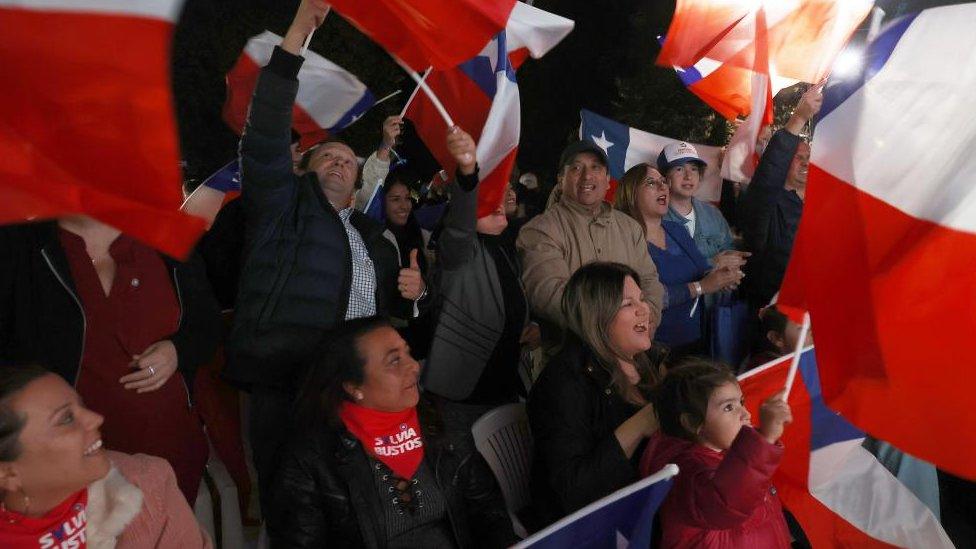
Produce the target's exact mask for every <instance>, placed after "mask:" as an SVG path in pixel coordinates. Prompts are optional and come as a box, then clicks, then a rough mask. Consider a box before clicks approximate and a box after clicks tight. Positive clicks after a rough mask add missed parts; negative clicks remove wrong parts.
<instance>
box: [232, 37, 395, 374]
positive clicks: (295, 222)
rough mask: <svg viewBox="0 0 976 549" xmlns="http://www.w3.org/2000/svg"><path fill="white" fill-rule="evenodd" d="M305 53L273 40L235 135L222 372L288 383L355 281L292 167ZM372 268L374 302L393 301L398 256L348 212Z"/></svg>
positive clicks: (327, 215)
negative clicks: (237, 199)
mask: <svg viewBox="0 0 976 549" xmlns="http://www.w3.org/2000/svg"><path fill="white" fill-rule="evenodd" d="M301 63H302V58H301V57H298V56H294V55H291V54H288V53H287V52H285V51H284V50H282V49H280V48H275V51H274V54H273V56H272V58H271V61H270V62H269V63H268V65H267V66H266V67H265V68H264V69H263V70H262V71H261V75H260V77H259V78H258V83H257V87H256V89H255V92H254V98H253V99H252V101H251V111H250V114H249V115H248V120H247V126H246V128H245V130H244V135H243V137H242V138H241V151H240V152H241V177H242V183H241V188H242V194H241V200H242V202H243V207H244V226H245V244H244V260H243V268H242V271H241V276H240V281H239V286H240V287H239V290H238V295H237V302H236V310H235V315H234V326H233V328H232V331H231V335H230V339H229V341H228V346H227V347H228V348H227V362H228V365H227V369H226V370H225V376H226V377H227V378H228V379H229V380H230V381H232V382H234V383H236V384H238V385H243V386H248V385H251V384H255V383H256V384H260V385H264V386H272V387H279V388H283V389H286V390H291V389H294V388H295V387H293V385H294V382H295V380H299V379H301V376H300V375H299V373H298V371H297V370H298V368H299V367H300V365H301V364H304V363H306V362H307V360H308V357H309V355H310V353H311V352H312V350H313V349H314V347H315V344H316V343H317V342H318V340H319V339H320V335H321V333H322V332H323V331H325V330H328V329H331V328H333V327H334V326H336V324H338V323H339V322H341V321H342V320H343V319H344V318H345V313H346V308H347V301H348V299H349V291H350V287H351V284H352V262H351V251H350V249H349V239H348V236H347V234H346V230H345V227H344V226H343V224H342V220H341V219H340V218H339V215H338V213H337V212H336V210H335V208H333V207H332V205H331V204H329V202H328V200H326V198H325V196H324V195H323V194H322V190H321V188H320V187H319V184H318V179H317V178H316V176H315V174H306V175H304V176H301V177H299V176H296V175H294V174H293V173H292V160H291V152H290V151H289V148H288V147H289V144H290V141H291V129H290V128H291V118H292V114H291V113H292V106H293V105H294V103H295V95H296V93H297V92H298V80H297V77H296V75H297V74H298V69H299V68H300V67H301ZM350 222H351V223H352V225H353V227H355V228H356V230H357V231H358V232H359V234H360V235H361V236H362V239H363V242H364V243H365V245H366V248H367V251H368V253H369V257H370V259H371V260H372V261H373V268H374V271H375V275H376V295H375V297H376V310H377V314H383V313H385V312H386V311H387V310H388V309H389V308H390V307H391V305H393V303H394V302H395V301H397V300H401V299H402V298H401V297H400V295H399V293H398V291H397V283H396V281H397V275H398V273H399V258H398V256H397V251H396V248H395V247H394V246H393V244H392V243H391V242H390V241H389V240H387V238H386V237H385V236H384V235H383V232H384V231H385V228H384V227H383V226H381V225H379V224H378V223H376V222H374V221H373V220H371V219H369V218H367V217H366V216H365V215H363V214H362V213H360V212H358V211H357V212H353V214H352V217H350Z"/></svg>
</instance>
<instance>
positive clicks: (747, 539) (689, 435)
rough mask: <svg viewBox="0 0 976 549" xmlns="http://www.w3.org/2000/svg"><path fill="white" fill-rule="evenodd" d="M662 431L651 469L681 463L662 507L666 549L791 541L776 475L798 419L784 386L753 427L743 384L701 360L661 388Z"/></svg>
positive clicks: (644, 465) (647, 455)
mask: <svg viewBox="0 0 976 549" xmlns="http://www.w3.org/2000/svg"><path fill="white" fill-rule="evenodd" d="M653 402H654V409H655V411H656V412H657V415H658V420H659V421H660V424H661V430H660V431H659V432H658V433H657V434H656V435H655V436H653V437H652V438H651V439H650V440H649V441H648V444H647V448H646V450H645V452H644V455H643V458H642V460H641V473H642V474H644V475H648V474H651V473H653V472H655V471H658V470H660V469H661V467H663V466H664V465H665V464H667V463H675V464H677V465H678V468H679V471H680V472H679V473H678V476H677V477H676V478H675V483H674V486H673V487H672V488H671V492H670V493H669V494H668V497H667V499H665V500H664V503H663V505H662V506H661V509H660V511H659V515H658V516H659V517H660V521H661V530H662V533H661V544H660V546H661V547H664V548H681V547H696V548H698V547H708V548H720V547H721V548H726V547H748V548H750V549H752V548H767V547H789V546H790V534H789V531H788V529H787V526H786V521H785V520H784V518H783V508H782V506H781V505H780V501H779V498H778V497H777V496H776V489H775V488H773V486H772V484H770V481H769V479H770V477H772V476H773V473H774V472H775V471H776V467H777V466H778V465H779V462H780V459H781V458H782V456H783V446H782V445H781V444H780V443H779V438H780V436H781V435H782V434H783V426H784V425H785V424H786V423H789V422H790V421H791V420H792V416H791V414H790V407H789V405H788V404H787V403H786V402H784V401H783V392H782V391H781V392H780V393H777V394H775V395H773V396H772V397H770V398H769V399H768V400H766V401H765V402H763V404H762V407H761V408H760V411H759V420H760V427H759V428H758V429H755V428H753V426H752V424H751V422H750V420H751V419H752V418H751V415H750V414H749V411H748V410H746V408H745V399H744V398H743V396H742V390H741V389H740V388H739V384H738V382H737V381H736V379H735V376H734V375H733V374H732V372H731V371H730V370H729V369H728V368H727V367H725V366H724V365H721V364H717V363H713V362H709V361H704V360H698V361H694V362H686V363H684V364H682V365H680V366H678V367H676V368H674V369H672V370H670V371H669V372H668V373H667V375H666V376H665V378H664V380H663V381H662V382H661V383H660V384H659V385H658V387H657V388H656V389H655V394H654V395H653Z"/></svg>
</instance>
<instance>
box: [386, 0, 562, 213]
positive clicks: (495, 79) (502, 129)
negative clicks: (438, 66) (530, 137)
mask: <svg viewBox="0 0 976 549" xmlns="http://www.w3.org/2000/svg"><path fill="white" fill-rule="evenodd" d="M572 28H573V22H572V21H570V20H568V19H565V18H562V17H558V16H556V15H552V14H550V13H547V12H545V11H542V10H540V9H538V8H533V7H532V6H528V5H526V4H523V3H521V2H518V3H516V4H515V9H513V10H512V13H511V17H510V19H509V21H508V27H506V30H504V31H502V32H500V33H499V34H498V35H497V36H495V37H494V38H493V39H492V40H491V41H489V42H488V44H487V45H486V46H485V47H484V48H483V49H482V50H481V53H479V54H478V55H477V56H475V57H474V58H472V59H469V60H468V61H465V62H464V63H462V64H460V65H458V66H457V67H456V68H454V69H450V70H445V71H439V70H435V71H432V72H431V73H430V74H429V75H428V77H427V80H426V82H427V84H428V85H429V86H430V87H431V89H432V90H434V92H435V93H436V94H437V96H438V98H439V99H440V100H441V102H442V103H443V104H444V107H445V108H446V109H447V111H448V112H449V113H451V116H452V117H453V118H454V122H455V123H456V124H457V125H458V126H460V127H461V128H462V129H463V130H465V131H466V132H468V133H470V134H471V135H472V136H475V138H476V139H477V142H478V151H477V153H478V166H479V170H480V172H479V173H480V177H481V183H480V185H479V187H478V217H483V216H485V215H488V214H490V213H491V212H493V211H495V209H496V208H498V206H499V204H500V203H501V200H502V195H503V194H504V191H505V184H506V183H507V182H508V177H509V175H510V174H511V171H512V167H513V166H514V165H515V156H516V154H517V153H518V141H519V132H520V123H521V118H522V115H521V107H520V105H519V93H518V85H517V84H516V81H515V68H516V65H515V64H514V63H513V59H514V60H515V61H518V62H521V61H522V60H524V59H525V58H526V57H527V55H531V56H532V57H541V56H542V55H544V54H545V53H546V52H548V51H549V50H550V49H552V47H554V46H555V45H556V44H557V43H558V42H559V41H560V40H562V38H563V37H565V36H566V34H568V33H569V31H570V30H572ZM405 116H406V117H407V118H409V119H410V120H412V121H413V122H414V123H415V125H416V127H417V133H418V134H419V136H420V138H421V139H422V140H423V142H424V144H426V145H427V148H428V149H430V152H431V153H432V154H433V155H434V158H436V159H437V161H438V162H439V163H440V164H441V167H443V168H444V170H445V171H447V172H448V173H450V174H453V172H454V162H453V160H452V159H451V156H450V154H448V153H447V147H446V145H445V138H446V136H447V126H446V125H445V124H444V121H443V119H441V117H440V115H439V114H438V113H437V111H436V110H435V109H434V106H433V104H431V102H430V101H429V100H428V99H427V97H426V96H424V95H423V94H420V93H418V94H415V95H414V98H413V101H412V102H411V103H410V104H409V106H408V108H407V111H406V115H405Z"/></svg>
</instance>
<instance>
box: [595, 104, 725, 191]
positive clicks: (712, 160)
mask: <svg viewBox="0 0 976 549" xmlns="http://www.w3.org/2000/svg"><path fill="white" fill-rule="evenodd" d="M580 119H581V123H580V133H579V136H580V139H588V140H590V141H592V142H594V143H596V144H597V145H598V146H599V147H600V148H601V149H603V150H604V151H605V152H606V153H607V158H608V159H609V160H610V166H609V168H610V177H611V178H613V180H614V181H620V178H622V177H623V176H624V172H626V171H627V170H629V169H630V168H632V167H634V166H636V165H637V164H640V163H642V162H646V163H648V164H650V165H651V166H654V167H657V156H658V155H659V154H661V150H662V149H663V148H664V147H665V146H667V145H668V144H669V143H674V142H677V141H679V140H678V139H673V138H671V137H664V136H661V135H655V134H653V133H649V132H645V131H641V130H638V129H637V128H630V127H627V126H625V125H623V124H621V123H620V122H617V121H616V120H611V119H609V118H606V117H603V116H600V115H598V114H596V113H594V112H591V111H588V110H586V109H583V110H581V111H580ZM692 146H694V147H695V150H696V151H698V156H700V157H701V159H702V160H704V161H705V163H707V164H708V167H706V168H705V173H704V174H703V175H702V181H701V185H700V186H699V187H698V192H697V193H696V194H695V198H697V199H698V200H705V201H708V202H718V200H719V198H721V196H722V176H721V175H720V173H719V172H720V168H721V160H720V159H721V149H720V148H719V147H710V146H708V145H699V144H698V143H692ZM613 189H614V190H615V189H616V185H613ZM612 199H613V197H612V195H610V194H608V195H607V200H612Z"/></svg>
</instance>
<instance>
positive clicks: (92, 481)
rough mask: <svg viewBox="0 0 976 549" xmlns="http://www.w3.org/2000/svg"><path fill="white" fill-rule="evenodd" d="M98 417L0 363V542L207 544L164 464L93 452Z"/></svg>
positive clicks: (66, 389)
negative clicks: (0, 366)
mask: <svg viewBox="0 0 976 549" xmlns="http://www.w3.org/2000/svg"><path fill="white" fill-rule="evenodd" d="M103 419H104V418H103V417H102V416H100V415H98V414H97V413H95V412H93V411H91V410H89V409H88V408H86V407H85V405H84V404H83V403H82V401H81V397H79V396H78V393H77V392H76V391H75V390H74V389H72V388H71V386H70V385H68V384H67V383H66V382H65V381H64V379H62V378H61V377H59V376H58V375H56V374H53V373H50V372H49V371H48V370H46V369H44V368H41V367H40V366H4V367H3V368H0V547H4V548H11V549H15V548H22V547H24V548H26V547H93V548H100V547H115V548H117V549H127V548H128V549H150V548H162V549H165V548H170V547H180V548H186V549H201V548H209V547H212V544H211V542H210V538H208V537H207V534H206V533H204V531H203V530H201V528H200V526H199V524H197V522H196V519H195V518H194V517H193V513H192V512H191V511H190V506H189V505H188V504H187V502H186V499H185V498H184V497H183V494H182V493H181V492H180V490H179V488H178V487H177V485H176V477H175V475H174V474H173V468H172V467H170V465H169V464H168V463H167V462H166V460H164V459H162V458H158V457H153V456H147V455H144V454H137V455H128V454H123V453H119V452H112V451H108V450H104V449H102V434H101V431H100V427H101V426H102V421H103Z"/></svg>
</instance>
